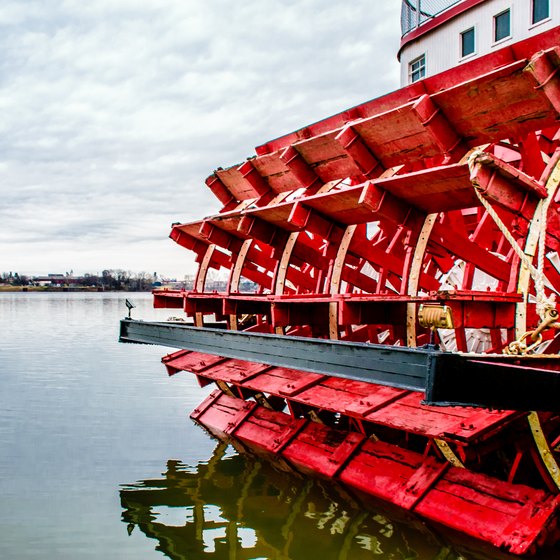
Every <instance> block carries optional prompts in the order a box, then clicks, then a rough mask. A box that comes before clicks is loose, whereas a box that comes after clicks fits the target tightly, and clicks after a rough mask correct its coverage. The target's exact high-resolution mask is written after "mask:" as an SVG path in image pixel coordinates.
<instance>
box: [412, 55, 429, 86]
mask: <svg viewBox="0 0 560 560" xmlns="http://www.w3.org/2000/svg"><path fill="white" fill-rule="evenodd" d="M424 77H426V55H424V54H423V55H422V56H419V57H418V58H415V59H414V60H413V61H412V62H410V64H409V65H408V78H409V81H410V83H411V84H412V83H414V82H417V81H418V80H421V79H422V78H424Z"/></svg>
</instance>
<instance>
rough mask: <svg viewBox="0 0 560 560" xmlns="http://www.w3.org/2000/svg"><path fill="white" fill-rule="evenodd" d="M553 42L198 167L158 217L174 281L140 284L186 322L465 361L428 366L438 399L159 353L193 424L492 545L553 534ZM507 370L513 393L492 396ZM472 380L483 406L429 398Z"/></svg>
mask: <svg viewBox="0 0 560 560" xmlns="http://www.w3.org/2000/svg"><path fill="white" fill-rule="evenodd" d="M559 38H560V32H559V30H558V29H554V30H552V31H550V32H548V33H544V34H542V35H539V36H537V37H534V38H532V39H528V40H526V41H524V42H521V43H517V44H515V45H514V46H512V47H510V48H506V49H502V50H500V51H496V52H495V53H493V54H491V55H488V56H485V57H482V58H480V59H478V60H475V61H473V62H471V63H469V64H464V65H462V66H460V67H457V68H454V69H452V70H449V71H447V72H444V73H442V74H439V75H436V76H433V77H431V78H428V79H426V80H423V81H421V82H418V83H415V84H412V85H410V86H407V87H405V88H403V89H401V90H398V91H396V92H394V93H391V94H389V95H387V96H385V97H381V98H379V99H375V100H373V101H369V102H367V103H364V104H363V105H360V106H357V107H354V108H352V109H349V110H348V111H345V112H343V113H340V114H337V115H335V116H332V117H330V118H328V119H326V120H324V121H321V122H318V123H316V124H313V125H310V126H308V127H306V128H303V129H301V130H298V131H296V132H294V133H292V134H288V135H286V136H283V137H280V138H278V139H276V140H272V141H270V142H268V143H266V144H264V145H262V146H259V147H258V148H257V149H256V155H255V156H253V157H251V158H249V159H247V161H245V162H244V163H242V164H241V165H235V166H233V167H229V168H226V169H222V168H220V169H218V170H217V171H215V172H214V173H213V174H212V175H211V176H210V177H209V178H208V179H207V181H206V184H207V185H208V187H209V188H210V189H211V191H212V192H213V193H214V195H215V196H216V197H217V198H218V200H219V201H220V202H221V204H222V205H223V207H222V209H221V211H219V212H218V213H217V214H216V215H213V216H210V217H208V218H205V219H203V220H201V221H197V222H194V223H187V224H175V225H174V226H173V228H172V231H171V238H172V239H173V240H174V241H175V242H177V243H178V244H179V245H181V246H183V247H185V248H187V249H188V250H190V251H194V252H195V253H196V256H197V262H198V263H199V268H198V274H197V276H196V280H195V286H194V289H193V290H191V291H184V290H181V291H172V290H158V291H156V292H155V293H154V297H155V305H156V307H169V308H181V309H184V311H185V312H186V315H187V316H188V317H190V318H192V321H193V322H194V325H195V326H196V327H199V328H202V327H216V323H220V325H221V326H222V327H225V328H227V329H228V330H229V331H238V332H242V333H244V334H246V333H251V334H255V333H264V334H268V335H277V336H279V337H283V336H288V337H290V336H294V337H306V338H311V339H323V340H331V341H340V342H343V343H352V344H357V343H360V344H362V343H366V344H371V345H383V346H384V347H407V348H419V347H423V348H424V349H427V350H428V351H429V350H430V349H434V351H437V352H439V353H440V354H444V355H447V354H450V355H452V356H455V355H460V356H462V357H465V359H468V360H470V362H469V363H472V364H473V366H472V369H468V368H467V369H465V371H461V372H458V370H457V368H456V367H455V366H453V362H449V364H450V365H449V366H446V365H445V364H446V363H447V362H444V365H443V366H442V368H440V370H438V373H437V375H438V376H439V378H442V377H445V382H444V383H443V385H444V389H445V390H444V389H442V391H443V393H444V396H443V397H442V398H439V399H438V398H435V397H433V398H432V397H430V395H428V400H429V401H430V402H431V403H432V404H426V402H425V401H424V399H425V395H424V394H423V393H422V392H421V391H418V390H410V388H409V387H408V386H406V384H404V385H403V384H402V383H401V384H400V385H399V384H398V383H395V384H392V383H391V382H390V381H388V382H386V383H385V382H384V381H383V380H382V381H381V382H380V383H372V382H368V381H366V380H363V379H352V378H348V376H346V377H344V378H340V377H338V376H337V375H336V374H331V373H325V372H324V371H322V370H320V368H315V369H314V367H307V368H301V369H299V368H296V369H294V368H289V367H283V366H282V365H275V363H276V362H274V360H270V359H266V357H265V356H264V354H263V356H262V360H259V359H251V360H249V359H239V358H236V357H235V356H236V354H228V353H227V352H226V353H224V355H219V352H205V351H204V350H203V349H201V348H202V347H201V346H200V345H199V346H196V347H193V348H190V347H188V346H184V348H187V349H183V350H180V351H178V352H175V353H173V354H170V355H169V356H166V357H165V358H164V363H165V364H166V366H167V368H168V371H169V373H170V374H174V373H176V372H178V371H183V370H184V371H190V372H193V373H194V374H195V375H196V376H197V378H198V379H199V381H200V383H201V384H202V385H206V384H209V383H216V385H217V390H216V391H215V392H214V393H212V394H211V395H210V397H208V398H207V400H206V401H205V402H204V403H203V404H202V405H201V406H200V407H198V408H197V409H196V410H195V411H194V413H193V415H192V416H193V418H194V419H195V420H197V421H198V422H200V423H201V424H203V425H204V426H206V427H207V428H208V429H209V430H210V431H211V432H213V433H214V434H216V435H217V436H218V437H220V438H222V439H226V440H232V441H233V442H234V444H235V445H236V446H239V447H242V448H244V449H247V448H249V449H251V450H252V451H254V452H256V453H258V454H260V455H266V456H268V457H270V458H272V460H273V461H275V462H276V463H277V464H278V465H279V466H280V467H282V468H290V469H294V470H297V471H299V472H311V473H315V474H317V475H319V476H325V477H332V478H336V479H338V480H340V481H341V482H343V483H344V484H345V485H346V486H348V487H350V488H354V489H358V490H360V491H363V492H366V493H368V494H370V495H372V496H374V497H376V498H379V499H381V500H384V501H386V502H390V503H391V504H394V505H397V506H399V507H401V508H404V509H406V510H409V511H411V512H414V513H415V514H416V515H418V516H420V517H421V518H423V519H426V520H430V521H433V522H435V523H436V524H437V525H440V526H444V527H447V528H449V529H451V530H453V531H458V532H460V533H462V534H467V535H469V536H472V537H475V538H477V539H482V540H485V541H488V542H490V543H492V544H493V545H495V546H498V547H502V548H504V549H507V550H509V551H510V552H513V553H517V554H524V553H528V552H531V551H534V550H535V549H536V547H537V546H540V545H542V544H544V543H546V542H551V541H555V540H557V539H558V531H557V515H558V507H559V503H560V501H559V500H560V498H559V494H558V493H559V488H560V468H559V466H558V459H559V453H558V451H559V446H560V415H559V412H560V402H559V404H558V406H557V407H556V409H555V408H554V407H555V406H556V405H555V404H554V403H555V402H557V401H556V400H555V399H556V398H557V397H558V396H559V395H560V385H559V382H558V380H557V379H556V375H557V372H558V370H559V369H560V358H559V356H558V351H559V348H560V336H558V334H557V333H558V328H560V322H559V321H557V316H558V312H557V311H556V307H555V295H556V294H557V293H559V291H560V255H559V252H560V215H559V214H560V192H559V191H558V185H559V183H560V147H559V146H560V133H559V130H560V129H559V125H558V119H559V114H560V74H559V73H558V67H559V66H560V48H559V47H558V46H557V45H558V43H559ZM212 269H215V270H218V271H222V272H223V271H226V272H227V274H228V284H227V290H226V291H225V292H224V293H217V292H213V291H212V292H211V291H208V290H206V287H205V286H206V280H207V278H208V272H209V271H210V270H212ZM203 331H204V329H203ZM201 332H202V331H201ZM342 347H343V345H342V346H341V345H338V346H335V347H334V348H335V349H336V348H342ZM283 348H285V347H283ZM295 348H296V347H295V346H294V352H296V350H295ZM297 351H298V352H299V350H297ZM279 353H286V354H289V353H290V350H287V352H286V351H285V350H282V352H279ZM216 354H218V355H216ZM438 355H439V354H438ZM280 363H283V362H280ZM341 363H342V362H341ZM476 364H478V365H476ZM475 366H476V367H475ZM415 367H417V366H416V365H415V364H413V363H410V364H407V363H406V361H405V362H404V363H402V364H400V365H399V368H400V370H403V369H404V370H407V368H408V369H409V370H412V369H414V368H415ZM446 367H448V370H447V369H446ZM477 368H478V369H477ZM493 368H495V369H496V371H497V370H498V369H499V368H501V369H500V372H502V373H501V374H500V375H499V376H498V377H497V378H496V379H494V378H493V377H492V375H491V374H488V372H490V373H491V372H492V371H493ZM388 369H390V368H388ZM456 370H457V371H456ZM330 371H331V370H329V372H330ZM528 372H529V373H528ZM389 373H390V372H389ZM387 375H389V374H387ZM518 375H521V376H523V377H522V378H523V382H522V385H520V386H519V385H518V386H516V389H515V392H516V395H513V396H512V398H513V400H512V401H511V402H515V403H518V402H519V403H520V406H515V407H511V409H507V410H504V409H503V408H504V407H503V406H500V405H501V403H502V401H501V400H500V395H501V394H502V393H503V394H507V393H508V391H510V389H509V383H508V379H510V378H511V379H514V378H516V376H518ZM469 376H472V377H469ZM531 376H534V377H531ZM543 376H544V377H543ZM350 377H351V376H350ZM455 377H457V378H458V377H461V383H462V385H461V387H466V386H468V395H469V396H468V397H465V398H466V400H464V401H463V399H462V397H461V395H458V394H457V393H458V389H457V387H456V386H455V385H454V383H455V381H454V379H455ZM541 378H542V379H544V381H543V383H544V385H539V387H540V388H539V394H537V396H536V397H535V398H533V399H532V400H531V401H529V400H528V401H526V402H527V403H529V402H530V404H528V405H527V406H523V397H524V393H525V390H526V391H527V394H529V393H531V384H532V381H531V380H532V379H535V380H538V379H541ZM471 379H472V382H471V381H470V380H471ZM391 385H392V386H391ZM519 387H521V389H519ZM523 387H525V389H524V388H523ZM542 387H545V390H542ZM461 390H463V389H461ZM465 390H467V389H465ZM445 391H448V392H447V393H446V392H445ZM485 391H490V392H491V393H492V394H493V395H494V396H493V397H492V398H494V399H495V400H494V401H490V402H489V404H490V405H491V406H492V408H473V407H458V406H433V404H434V403H436V402H437V404H439V405H441V404H445V401H448V402H449V403H458V402H463V404H469V403H472V404H477V403H480V402H483V401H479V400H477V394H478V393H484V392H485ZM436 393H437V391H436ZM436 393H434V394H436ZM547 394H549V397H547ZM539 395H542V399H543V400H542V402H543V403H545V402H547V404H545V405H543V408H540V407H539V406H535V404H536V405H538V404H539V402H541V401H539ZM550 395H552V397H550ZM516 399H517V400H516ZM547 399H548V400H547ZM438 401H439V402H438ZM506 402H509V401H506ZM532 408H535V409H537V410H534V411H533V410H531V409H532ZM543 410H546V412H543Z"/></svg>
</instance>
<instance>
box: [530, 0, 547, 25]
mask: <svg viewBox="0 0 560 560" xmlns="http://www.w3.org/2000/svg"><path fill="white" fill-rule="evenodd" d="M536 1H537V0H531V12H530V14H529V17H530V26H531V27H535V26H537V25H540V24H541V23H544V22H545V21H549V20H550V0H544V1H545V2H546V7H547V15H546V17H543V18H542V19H539V20H537V21H535V3H536Z"/></svg>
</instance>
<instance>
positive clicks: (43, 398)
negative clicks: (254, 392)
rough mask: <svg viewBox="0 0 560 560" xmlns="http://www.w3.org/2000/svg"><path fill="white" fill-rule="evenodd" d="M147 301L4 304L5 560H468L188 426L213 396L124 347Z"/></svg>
mask: <svg viewBox="0 0 560 560" xmlns="http://www.w3.org/2000/svg"><path fill="white" fill-rule="evenodd" d="M125 297H128V298H129V299H131V300H133V302H134V303H135V304H136V306H137V307H136V309H134V310H133V316H134V317H136V318H146V319H166V318H167V317H168V316H169V315H170V314H171V313H170V311H169V310H153V309H152V308H151V296H150V295H149V294H126V295H125V294H116V293H91V294H90V293H0V333H1V336H0V360H1V361H0V364H1V366H2V367H1V374H0V375H1V379H0V558H6V559H28V558H29V559H35V558H48V559H70V558H71V559H81V558H86V559H88V558H96V559H111V558H116V559H120V558H134V559H144V558H146V559H151V558H163V557H169V558H174V559H190V560H193V559H199V558H201V559H202V558H204V559H210V558H212V559H213V558H215V559H228V560H233V559H257V558H275V559H276V558H277V559H294V560H310V559H315V558H320V559H321V560H330V559H333V560H334V559H338V560H342V559H366V558H376V559H395V560H413V559H418V560H428V559H429V560H471V559H473V558H487V559H490V558H495V557H496V556H495V555H494V554H493V553H491V554H490V553H488V552H487V553H485V554H482V553H473V552H472V551H469V552H465V551H464V549H462V548H460V547H459V545H457V544H454V545H452V544H450V543H449V542H446V541H444V540H442V539H441V537H439V536H437V535H436V533H435V532H433V531H432V530H430V529H428V528H427V527H425V526H423V525H421V524H414V523H410V522H407V523H404V522H402V521H398V520H396V519H394V518H392V517H390V516H387V515H386V514H385V513H382V512H381V511H380V510H378V509H374V510H368V511H365V510H364V509H363V508H362V507H361V506H359V505H358V504H357V503H356V502H355V501H354V500H353V498H352V497H351V496H349V495H347V494H346V493H345V492H344V490H342V489H341V488H338V487H336V486H334V485H331V484H328V483H325V482H319V481H316V480H310V479H306V478H298V477H296V476H294V475H292V474H288V473H285V472H280V471H277V470H275V469H274V468H273V467H272V466H271V465H269V464H267V463H264V462H262V461H260V460H258V459H256V458H254V457H251V456H246V455H239V454H237V453H236V452H235V451H234V449H232V448H231V447H230V446H227V445H224V444H221V443H219V442H217V441H216V440H214V439H212V438H211V437H210V436H209V435H208V434H207V433H206V432H205V431H204V430H203V429H202V428H200V427H199V426H197V425H195V424H194V423H193V422H192V421H191V420H190V419H189V418H188V414H189V413H190V411H191V410H192V409H193V408H195V406H196V405H197V404H198V403H199V402H200V401H201V400H202V399H203V398H204V396H205V395H206V394H207V393H208V392H209V389H208V388H206V389H200V388H199V387H198V385H197V383H196V381H195V379H194V377H193V376H190V375H189V374H186V373H185V374H179V375H176V376H174V377H172V378H168V377H167V375H166V373H165V369H164V367H163V366H162V365H161V363H160V359H161V357H162V356H163V355H164V354H165V353H166V352H167V351H166V350H165V349H162V348H158V347H153V346H141V345H132V344H119V343H118V342H117V339H118V321H119V319H120V318H121V317H123V316H124V315H125V314H126V307H125V303H124V301H125Z"/></svg>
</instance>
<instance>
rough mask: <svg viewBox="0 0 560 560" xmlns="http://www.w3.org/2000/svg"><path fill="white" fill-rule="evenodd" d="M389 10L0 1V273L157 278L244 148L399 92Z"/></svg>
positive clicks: (371, 5) (301, 0)
mask: <svg viewBox="0 0 560 560" xmlns="http://www.w3.org/2000/svg"><path fill="white" fill-rule="evenodd" d="M399 41H400V2H399V1H398V0H384V1H380V0H375V1H373V0H369V1H366V0H354V1H353V2H346V1H344V0H330V1H329V0H297V1H296V0H281V1H280V0H237V1H233V0H87V1H84V0H2V2H1V3H0V142H1V149H0V176H1V182H0V195H1V196H0V272H10V271H12V272H18V273H19V274H26V275H36V274H47V273H65V272H70V271H73V273H74V274H84V273H91V274H97V273H100V272H101V271H102V270H104V269H124V270H130V271H133V272H141V271H146V272H149V273H150V274H151V273H153V272H157V273H158V275H160V276H165V277H168V278H171V277H173V278H178V279H182V278H183V277H184V275H185V274H192V273H193V272H194V271H195V264H194V260H193V256H192V255H191V254H190V253H189V252H188V251H187V250H186V249H183V248H181V247H179V246H178V245H176V244H175V243H174V242H173V241H171V240H170V239H169V238H168V236H169V232H170V227H171V224H172V223H173V222H181V223H185V222H190V221H195V220H198V219H201V218H203V217H205V216H208V215H212V214H215V213H216V212H218V211H219V209H220V204H219V202H218V200H217V199H215V198H214V196H213V195H212V194H211V192H210V191H209V189H208V188H207V187H206V185H205V183H204V180H205V179H206V177H207V176H208V175H210V174H211V173H212V172H213V171H214V170H215V169H216V168H217V167H229V166H231V165H233V164H236V163H242V162H243V161H244V160H245V159H246V158H247V157H249V156H252V155H254V153H255V152H254V147H255V146H257V145H260V144H263V143H265V142H266V141H267V140H270V139H272V138H275V137H277V136H280V135H282V134H285V133H288V132H290V131H292V130H295V129H297V128H300V127H302V126H305V125H307V124H309V123H312V122H315V121H317V120H321V119H323V118H325V117H327V116H329V115H331V114H334V113H337V112H339V111H342V110H344V109H346V108H348V107H351V106H353V105H356V104H359V103H362V102H364V101H367V100H369V99H373V98H375V97H378V96H380V95H383V94H385V93H388V92H390V91H392V90H394V89H397V88H398V80H399V67H398V62H397V59H396V53H397V49H398V46H399Z"/></svg>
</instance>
